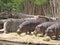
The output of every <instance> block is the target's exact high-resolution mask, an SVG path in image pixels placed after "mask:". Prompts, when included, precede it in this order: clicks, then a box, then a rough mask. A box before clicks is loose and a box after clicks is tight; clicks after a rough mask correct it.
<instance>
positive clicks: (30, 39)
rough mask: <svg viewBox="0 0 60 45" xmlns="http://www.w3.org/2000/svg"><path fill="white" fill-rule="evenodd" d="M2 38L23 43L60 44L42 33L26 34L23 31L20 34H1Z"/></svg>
mask: <svg viewBox="0 0 60 45" xmlns="http://www.w3.org/2000/svg"><path fill="white" fill-rule="evenodd" d="M0 40H7V41H11V42H22V43H33V44H58V42H57V43H56V41H53V40H51V39H50V37H48V36H47V37H42V34H37V36H35V35H26V34H25V33H22V34H20V35H18V34H17V33H9V34H0Z"/></svg>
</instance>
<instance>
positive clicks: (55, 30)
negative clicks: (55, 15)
mask: <svg viewBox="0 0 60 45" xmlns="http://www.w3.org/2000/svg"><path fill="white" fill-rule="evenodd" d="M59 35H60V22H56V23H55V24H53V25H51V26H49V27H48V28H47V30H45V36H50V37H51V38H52V36H55V40H58V39H59Z"/></svg>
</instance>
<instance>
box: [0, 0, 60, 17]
mask: <svg viewBox="0 0 60 45" xmlns="http://www.w3.org/2000/svg"><path fill="white" fill-rule="evenodd" d="M59 10H60V1H59V0H0V13H2V12H6V11H7V12H8V13H9V14H11V13H12V12H14V13H15V12H19V13H25V14H30V15H44V16H45V15H46V16H52V17H55V16H57V15H58V16H59V13H60V12H59ZM14 13H13V14H14Z"/></svg>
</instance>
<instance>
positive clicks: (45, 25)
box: [34, 22, 55, 35]
mask: <svg viewBox="0 0 60 45" xmlns="http://www.w3.org/2000/svg"><path fill="white" fill-rule="evenodd" d="M54 23H55V22H44V23H42V24H39V25H37V26H36V27H35V30H34V34H37V33H43V35H44V34H45V30H46V29H47V28H48V27H49V26H51V25H52V24H54Z"/></svg>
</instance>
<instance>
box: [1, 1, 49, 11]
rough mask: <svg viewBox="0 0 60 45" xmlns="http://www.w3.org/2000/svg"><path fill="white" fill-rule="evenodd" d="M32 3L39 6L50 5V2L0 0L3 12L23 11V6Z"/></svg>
mask: <svg viewBox="0 0 60 45" xmlns="http://www.w3.org/2000/svg"><path fill="white" fill-rule="evenodd" d="M32 1H33V2H34V3H35V4H37V5H43V4H46V3H48V0H0V8H1V10H8V9H12V10H15V11H23V4H24V3H26V2H30V3H31V2H32Z"/></svg>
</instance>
